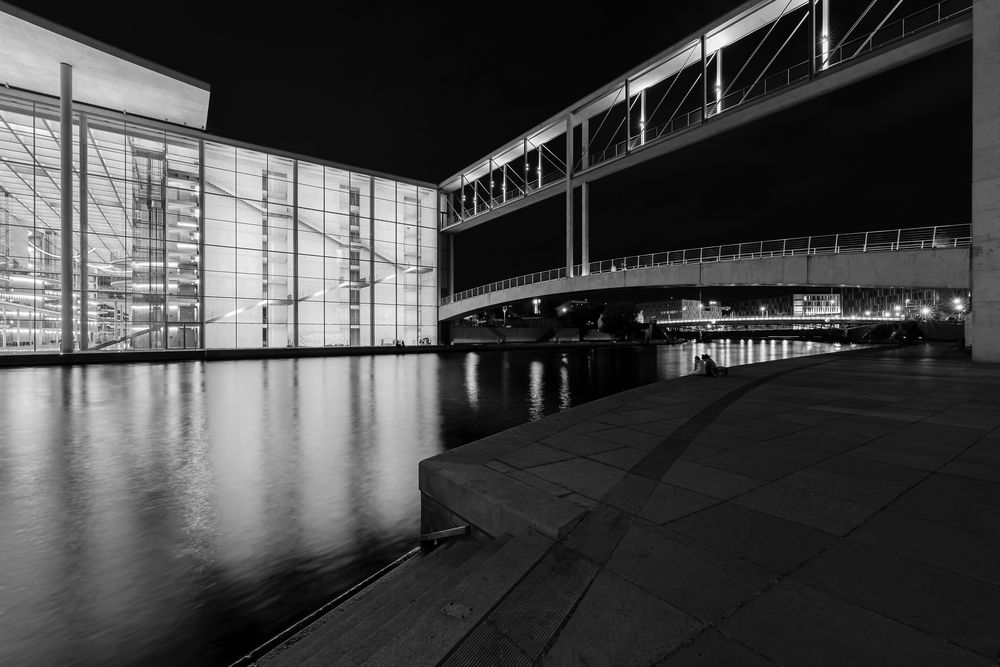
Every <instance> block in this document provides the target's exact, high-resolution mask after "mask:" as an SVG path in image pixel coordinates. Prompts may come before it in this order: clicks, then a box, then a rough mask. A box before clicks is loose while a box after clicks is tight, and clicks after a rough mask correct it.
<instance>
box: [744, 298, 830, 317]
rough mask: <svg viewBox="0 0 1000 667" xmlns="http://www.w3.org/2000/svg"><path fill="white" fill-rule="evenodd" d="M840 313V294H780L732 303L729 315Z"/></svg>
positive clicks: (769, 315)
mask: <svg viewBox="0 0 1000 667" xmlns="http://www.w3.org/2000/svg"><path fill="white" fill-rule="evenodd" d="M840 314H841V300H840V294H833V293H827V294H781V295H778V296H768V297H762V298H759V299H746V300H743V301H737V302H736V303H734V304H733V308H732V313H731V315H730V316H731V317H762V316H763V317H792V316H794V317H821V316H824V315H826V316H829V315H840Z"/></svg>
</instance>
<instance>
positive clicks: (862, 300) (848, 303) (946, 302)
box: [843, 288, 969, 319]
mask: <svg viewBox="0 0 1000 667" xmlns="http://www.w3.org/2000/svg"><path fill="white" fill-rule="evenodd" d="M843 292H844V312H845V313H846V314H848V315H856V316H859V317H860V316H865V317H869V316H873V317H910V318H915V317H927V316H928V314H929V315H931V316H933V317H935V318H941V319H948V318H954V319H964V315H965V312H966V311H967V309H968V305H969V292H968V290H950V289H871V288H845V289H844V290H843Z"/></svg>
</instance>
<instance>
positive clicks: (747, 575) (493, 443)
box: [261, 345, 1000, 666]
mask: <svg viewBox="0 0 1000 667" xmlns="http://www.w3.org/2000/svg"><path fill="white" fill-rule="evenodd" d="M420 473H421V491H422V493H423V503H424V524H425V525H424V528H425V530H427V529H440V528H444V527H446V526H447V525H457V524H459V523H465V524H471V525H472V526H473V536H474V537H475V538H476V539H466V540H457V541H450V542H447V543H445V544H444V545H443V546H441V547H438V549H436V550H435V551H433V552H431V553H430V554H428V555H424V556H421V557H419V558H415V559H411V561H408V562H407V564H405V565H404V566H403V567H401V568H399V569H398V570H397V571H396V572H394V573H393V574H392V575H391V576H389V577H386V579H385V580H384V581H380V582H379V583H378V584H376V585H375V586H372V587H370V588H369V589H366V591H365V592H364V593H363V594H362V595H360V596H357V598H356V599H352V601H351V602H350V603H349V604H347V605H344V606H343V608H338V609H336V610H334V611H333V612H331V613H330V614H328V615H327V616H326V617H324V618H323V619H321V620H320V621H319V622H318V623H315V624H313V625H312V626H310V627H309V628H308V629H307V630H306V631H304V632H302V633H300V634H299V635H298V636H296V637H294V638H293V639H292V640H291V641H289V642H287V643H286V645H285V646H284V647H282V648H281V649H280V650H278V651H276V652H273V653H272V654H270V655H268V656H266V657H265V659H264V660H262V661H261V662H262V664H316V665H320V664H427V665H433V664H448V665H453V664H454V665H458V664H464V665H483V664H504V665H531V664H545V665H582V664H586V665H652V664H667V665H771V664H781V665H907V666H912V665H935V666H942V665H984V666H989V665H997V664H998V663H1000V660H998V657H1000V369H998V368H997V367H996V366H989V365H972V364H971V363H970V361H969V358H968V355H967V354H963V353H961V352H958V351H957V350H954V349H953V348H952V347H951V346H948V347H943V346H932V345H923V346H914V347H908V348H900V349H876V350H871V349H869V350H864V351H861V352H847V353H842V354H831V355H823V356H818V357H805V358H798V359H791V360H784V361H777V362H769V363H763V364H756V365H752V366H745V367H737V368H733V369H732V372H731V373H730V375H729V377H727V378H706V377H700V376H699V377H695V376H689V377H683V378H678V379H675V380H669V381H665V382H660V383H656V384H652V385H647V386H644V387H639V388H637V389H633V390H630V391H627V392H624V393H621V394H617V395H615V396H611V397H607V398H604V399H601V400H597V401H594V402H592V403H588V404H585V405H582V406H580V407H577V408H574V409H571V410H568V411H565V412H561V413H558V414H555V415H551V416H549V417H546V418H544V419H541V420H539V421H536V422H532V423H530V424H526V425H523V426H520V427H516V428H513V429H510V430H508V431H505V432H503V433H500V434H497V435H495V436H491V437H489V438H486V439H484V440H481V441H478V442H476V443H472V444H470V445H467V446H465V447H461V448H459V449H456V450H453V451H450V452H447V453H445V454H442V455H440V456H437V457H434V458H432V459H428V460H426V461H424V462H422V463H421V470H420Z"/></svg>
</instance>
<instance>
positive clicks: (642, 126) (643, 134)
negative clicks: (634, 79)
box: [639, 88, 646, 146]
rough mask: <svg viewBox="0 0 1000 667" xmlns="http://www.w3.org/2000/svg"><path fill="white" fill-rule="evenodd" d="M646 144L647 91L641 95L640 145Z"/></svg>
mask: <svg viewBox="0 0 1000 667" xmlns="http://www.w3.org/2000/svg"><path fill="white" fill-rule="evenodd" d="M645 143H646V89H645V88H643V89H642V92H640V93H639V145H640V146H642V145H644V144H645Z"/></svg>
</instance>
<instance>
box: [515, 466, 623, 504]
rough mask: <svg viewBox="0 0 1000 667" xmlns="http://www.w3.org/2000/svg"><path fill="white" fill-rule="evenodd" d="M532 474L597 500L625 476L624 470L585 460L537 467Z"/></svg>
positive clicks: (532, 470)
mask: <svg viewBox="0 0 1000 667" xmlns="http://www.w3.org/2000/svg"><path fill="white" fill-rule="evenodd" d="M531 473H532V474H533V475H536V476H538V477H541V478H542V479H545V480H548V481H550V482H553V483H554V484H558V485H559V486H563V487H565V488H567V489H570V490H572V491H575V492H577V493H579V494H582V495H584V496H589V497H591V498H594V499H595V500H596V499H599V498H600V497H601V496H603V495H604V494H605V493H607V492H608V491H610V490H611V488H612V487H613V486H614V485H615V484H617V483H618V481H619V480H621V478H622V477H623V476H624V475H625V471H624V470H621V469H619V468H615V467H613V466H609V465H605V464H603V463H598V462H597V461H591V460H590V459H584V458H575V459H569V460H568V461H558V462H556V463H549V464H546V465H543V466H536V467H534V468H532V469H531Z"/></svg>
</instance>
